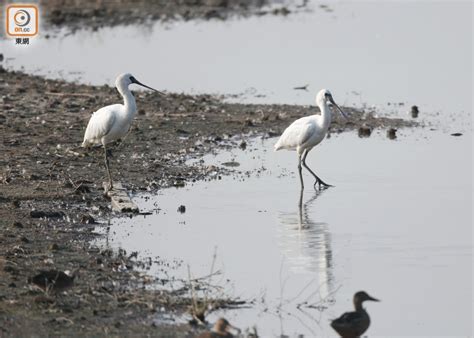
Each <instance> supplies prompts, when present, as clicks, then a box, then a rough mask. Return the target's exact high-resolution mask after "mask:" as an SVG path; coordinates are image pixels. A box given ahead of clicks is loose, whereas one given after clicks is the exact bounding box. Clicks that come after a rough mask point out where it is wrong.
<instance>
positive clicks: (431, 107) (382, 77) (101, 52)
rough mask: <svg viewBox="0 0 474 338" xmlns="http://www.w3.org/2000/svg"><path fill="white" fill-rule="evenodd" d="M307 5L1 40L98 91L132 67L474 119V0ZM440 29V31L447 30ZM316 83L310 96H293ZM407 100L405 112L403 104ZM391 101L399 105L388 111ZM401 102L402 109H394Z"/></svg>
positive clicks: (285, 94) (288, 99) (180, 81)
mask: <svg viewBox="0 0 474 338" xmlns="http://www.w3.org/2000/svg"><path fill="white" fill-rule="evenodd" d="M319 4H320V3H319V2H312V1H310V4H309V9H310V11H309V12H303V13H299V14H294V15H290V16H287V17H282V16H271V15H269V16H264V17H251V18H246V19H232V20H228V21H225V22H222V21H217V20H212V21H190V22H175V23H167V24H163V23H156V24H152V25H148V26H147V25H142V26H125V27H114V28H103V29H100V30H98V31H97V32H91V31H90V30H88V31H80V32H77V33H75V34H73V35H65V36H60V37H59V38H50V39H46V38H44V36H45V35H46V34H47V33H48V32H47V31H44V32H43V31H42V32H43V33H42V35H41V36H42V37H40V38H38V39H34V40H32V46H29V47H21V48H20V47H18V46H14V45H13V43H12V41H5V40H3V41H1V40H0V49H1V50H2V52H3V53H4V54H5V57H6V61H5V64H6V65H7V67H8V68H11V69H24V70H25V71H27V72H32V73H37V74H42V75H46V76H49V77H53V78H65V79H68V80H79V81H81V82H85V83H92V84H105V83H107V84H111V85H112V84H113V81H114V79H115V76H116V75H117V74H119V73H122V72H125V71H128V72H131V73H133V74H134V75H136V76H137V78H138V79H140V80H141V81H142V82H143V83H146V84H149V85H151V86H153V87H156V88H158V89H162V90H169V91H184V92H186V93H189V92H197V93H221V94H239V93H244V95H243V96H242V97H240V96H239V97H237V98H236V100H238V101H239V102H241V101H251V102H268V103H298V104H314V97H315V93H316V91H318V90H319V89H320V88H324V87H325V88H329V89H331V90H332V91H333V94H334V97H335V98H336V100H337V101H338V102H339V103H341V104H345V105H358V106H360V105H362V104H365V103H368V104H370V105H375V106H377V109H378V111H383V112H386V113H395V112H397V113H398V112H406V111H407V110H409V106H410V105H412V104H417V105H419V106H420V108H421V112H422V114H423V113H426V112H427V111H430V112H433V111H440V110H441V111H443V112H444V113H450V112H453V111H455V112H458V111H461V110H464V111H467V112H470V110H471V94H472V79H471V74H472V49H471V47H472V41H473V40H472V27H471V23H472V3H471V2H469V1H467V2H457V3H453V2H444V3H443V2H439V3H433V2H415V3H413V2H411V3H409V2H385V3H384V4H383V5H380V4H379V3H376V2H335V3H333V2H331V4H330V5H329V8H330V10H331V11H327V10H324V9H322V8H320V7H319ZM441 23H442V24H441ZM305 84H309V85H310V86H309V91H307V92H306V91H300V90H293V87H295V86H302V85H305ZM400 102H401V103H405V105H404V106H399V105H398V103H400ZM388 103H390V105H388ZM394 103H396V104H394Z"/></svg>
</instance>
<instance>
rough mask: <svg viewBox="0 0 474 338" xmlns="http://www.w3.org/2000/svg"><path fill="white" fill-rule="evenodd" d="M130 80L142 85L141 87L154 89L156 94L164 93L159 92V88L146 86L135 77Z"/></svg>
mask: <svg viewBox="0 0 474 338" xmlns="http://www.w3.org/2000/svg"><path fill="white" fill-rule="evenodd" d="M131 81H132V83H135V84H137V85H139V86H142V87H145V88H148V89H151V90H154V91H155V92H157V93H158V94H161V95H165V93H163V92H160V91H159V90H156V89H155V88H151V87H148V86H147V85H145V84H143V83H141V82H140V81H138V80H137V79H135V78H131Z"/></svg>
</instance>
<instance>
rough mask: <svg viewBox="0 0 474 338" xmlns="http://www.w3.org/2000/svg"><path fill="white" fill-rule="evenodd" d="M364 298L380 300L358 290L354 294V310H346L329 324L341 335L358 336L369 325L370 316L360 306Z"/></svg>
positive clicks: (374, 300)
mask: <svg viewBox="0 0 474 338" xmlns="http://www.w3.org/2000/svg"><path fill="white" fill-rule="evenodd" d="M366 300H371V301H373V302H380V301H379V300H378V299H376V298H373V297H371V296H369V295H368V294H367V292H365V291H359V292H357V293H356V294H355V295H354V300H353V301H354V307H355V311H353V312H346V313H344V314H343V315H341V316H340V317H339V318H337V319H334V320H333V321H332V322H331V326H332V328H333V329H334V330H336V332H337V333H339V335H340V336H341V337H347V338H349V337H360V336H362V334H363V333H364V332H365V331H367V329H368V328H369V326H370V317H369V314H368V313H367V311H365V309H364V308H363V307H362V303H363V302H365V301H366Z"/></svg>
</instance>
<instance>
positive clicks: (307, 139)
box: [275, 116, 324, 152]
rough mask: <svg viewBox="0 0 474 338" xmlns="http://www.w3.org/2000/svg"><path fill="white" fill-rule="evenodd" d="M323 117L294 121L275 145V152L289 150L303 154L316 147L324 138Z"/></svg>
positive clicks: (303, 118)
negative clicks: (306, 150) (305, 150)
mask: <svg viewBox="0 0 474 338" xmlns="http://www.w3.org/2000/svg"><path fill="white" fill-rule="evenodd" d="M320 117H321V116H306V117H302V118H300V119H298V120H296V121H294V122H293V123H292V124H290V126H289V127H288V128H286V129H285V131H284V132H283V134H282V135H281V136H280V138H279V140H278V142H277V143H276V144H275V150H280V149H287V150H297V151H298V152H302V151H303V150H304V149H306V148H308V147H314V146H315V145H317V144H318V143H319V142H321V141H322V140H323V138H324V134H323V133H321V132H320V131H321V130H322V121H321V119H320Z"/></svg>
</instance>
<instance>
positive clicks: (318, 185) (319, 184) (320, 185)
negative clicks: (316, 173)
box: [314, 180, 334, 190]
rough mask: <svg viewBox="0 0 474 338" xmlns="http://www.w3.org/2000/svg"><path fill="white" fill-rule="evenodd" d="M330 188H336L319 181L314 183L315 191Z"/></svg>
mask: <svg viewBox="0 0 474 338" xmlns="http://www.w3.org/2000/svg"><path fill="white" fill-rule="evenodd" d="M330 187H334V186H333V185H331V184H327V183H325V182H323V181H321V180H317V181H316V182H314V189H315V190H321V189H327V188H330Z"/></svg>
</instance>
